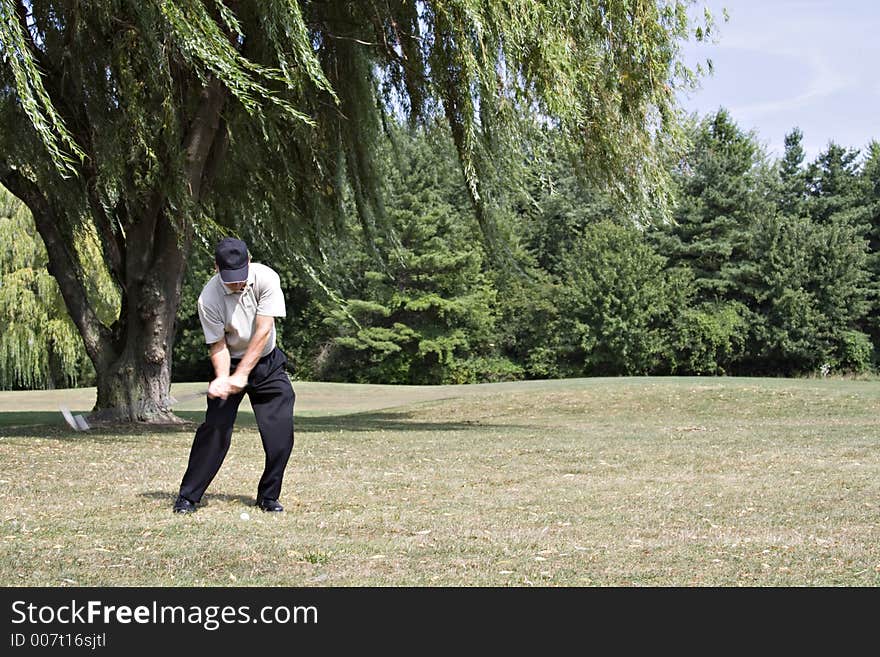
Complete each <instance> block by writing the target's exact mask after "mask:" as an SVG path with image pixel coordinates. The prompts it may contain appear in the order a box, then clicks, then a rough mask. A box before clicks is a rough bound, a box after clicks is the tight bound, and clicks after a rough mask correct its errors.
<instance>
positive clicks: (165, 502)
mask: <svg viewBox="0 0 880 657" xmlns="http://www.w3.org/2000/svg"><path fill="white" fill-rule="evenodd" d="M140 497H143V498H144V499H148V500H156V501H157V502H161V505H160V506H163V507H164V506H167V507H168V510H169V511H170V510H171V507H172V506H173V505H174V500H176V499H177V491H176V490H175V491H173V492H169V491H164V490H151V491H147V492H145V493H141V494H140ZM212 500H213V501H218V502H237V503H239V504H243V505H244V506H256V504H257V498H256V497H254V496H250V495H230V494H228V493H205V496H204V497H203V498H202V501H201V502H199V505H198V506H199V508H201V507H207V506H211V501H212Z"/></svg>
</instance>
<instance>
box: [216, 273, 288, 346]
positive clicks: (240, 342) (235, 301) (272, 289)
mask: <svg viewBox="0 0 880 657" xmlns="http://www.w3.org/2000/svg"><path fill="white" fill-rule="evenodd" d="M286 314H287V312H286V310H285V307H284V295H283V294H282V293H281V279H280V278H279V276H278V274H276V273H275V272H274V271H273V270H272V269H271V268H269V267H267V266H266V265H261V264H259V263H257V262H252V263H251V264H250V267H249V268H248V280H247V286H246V287H245V288H244V290H243V291H241V292H230V291H229V289H228V288H227V287H226V286H225V285H223V281H221V280H220V274H214V276H213V277H211V280H209V281H208V282H207V283H206V284H205V287H204V288H202V293H201V294H200V295H199V319H200V320H201V322H202V331H203V332H204V333H205V342H206V343H207V344H214V343H215V342H218V341H219V340H220V338H226V345H227V346H228V347H229V355H230V356H231V357H232V358H241V357H243V356H244V354H245V352H246V351H247V347H248V343H249V342H250V340H251V335H252V334H253V332H254V324H255V323H256V321H257V315H268V316H270V317H284V316H285V315H286ZM274 348H275V323H274V322H273V323H272V333H271V334H270V335H269V339H268V340H267V341H266V346H265V347H264V348H263V353H262V354H260V357H261V358H262V357H263V356H265V355H267V354H269V353H270V352H271V351H272V350H273V349H274Z"/></svg>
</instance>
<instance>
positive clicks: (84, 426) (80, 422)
mask: <svg viewBox="0 0 880 657" xmlns="http://www.w3.org/2000/svg"><path fill="white" fill-rule="evenodd" d="M73 420H74V422H76V426H77V427H79V430H80V431H88V430H89V429H91V427H90V426H89V423H88V422H86V420H85V418H84V417H83V416H82V415H75V416H74V417H73Z"/></svg>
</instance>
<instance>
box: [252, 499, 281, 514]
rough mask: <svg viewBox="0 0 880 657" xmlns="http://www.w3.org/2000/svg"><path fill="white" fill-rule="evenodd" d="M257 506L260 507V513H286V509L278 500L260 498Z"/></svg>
mask: <svg viewBox="0 0 880 657" xmlns="http://www.w3.org/2000/svg"><path fill="white" fill-rule="evenodd" d="M257 506H258V507H260V511H268V512H270V513H280V512H281V511H284V507H283V506H281V503H280V502H279V501H278V500H270V499H267V498H260V499H258V500H257Z"/></svg>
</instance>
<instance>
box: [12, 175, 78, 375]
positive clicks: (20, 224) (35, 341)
mask: <svg viewBox="0 0 880 657" xmlns="http://www.w3.org/2000/svg"><path fill="white" fill-rule="evenodd" d="M0 245H2V247H0V326H2V330H0V389H9V388H14V387H22V388H45V387H52V386H54V385H60V384H62V383H67V384H70V385H75V384H76V383H78V382H79V376H80V374H81V369H82V366H83V364H84V361H85V358H84V356H85V354H84V352H83V349H82V342H81V340H80V337H79V334H78V333H77V331H76V327H75V326H74V325H73V323H72V322H71V321H70V318H69V317H68V315H67V312H66V311H65V309H64V303H63V302H62V300H61V295H60V293H59V292H58V285H57V284H56V283H55V279H54V278H52V276H51V275H50V274H49V272H48V271H47V270H46V250H45V249H44V248H43V244H42V242H41V241H40V239H39V237H38V236H37V235H36V231H35V230H34V224H33V220H32V219H31V216H30V213H29V212H28V210H27V208H26V207H25V206H24V204H23V203H22V202H21V201H19V200H18V199H16V198H15V197H14V196H12V195H11V194H9V193H8V192H7V191H6V190H5V189H3V188H2V187H0ZM53 365H54V367H53ZM53 370H56V371H57V373H58V374H60V375H61V377H62V378H63V379H64V380H63V381H56V380H55V378H54V376H53Z"/></svg>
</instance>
